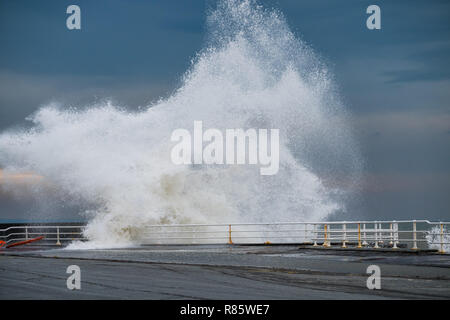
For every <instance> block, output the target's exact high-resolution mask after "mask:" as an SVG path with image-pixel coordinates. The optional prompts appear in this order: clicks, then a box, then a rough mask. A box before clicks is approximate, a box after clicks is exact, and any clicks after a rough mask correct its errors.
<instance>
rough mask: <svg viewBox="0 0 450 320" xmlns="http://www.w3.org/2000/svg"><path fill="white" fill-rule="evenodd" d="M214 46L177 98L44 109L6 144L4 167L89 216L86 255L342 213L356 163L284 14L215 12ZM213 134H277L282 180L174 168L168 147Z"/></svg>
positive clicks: (323, 74)
mask: <svg viewBox="0 0 450 320" xmlns="http://www.w3.org/2000/svg"><path fill="white" fill-rule="evenodd" d="M207 23H208V38H207V39H208V41H207V43H206V45H205V48H204V49H203V50H201V51H200V52H199V53H198V55H197V57H196V58H195V59H194V61H193V63H192V66H191V67H190V69H189V70H188V71H187V72H186V73H185V75H184V77H183V82H182V85H181V86H180V88H179V89H178V90H176V92H175V93H174V94H173V95H171V96H170V97H168V98H166V99H163V100H160V101H158V102H157V103H154V104H152V105H150V106H148V108H146V109H145V110H143V111H140V112H129V111H127V110H126V109H123V108H119V107H118V106H115V105H113V104H112V103H111V102H105V103H99V104H97V105H94V106H90V107H89V108H83V109H81V110H76V109H67V108H65V107H64V106H60V105H49V106H45V107H43V108H41V109H40V110H39V111H38V112H36V113H35V114H34V115H32V116H31V117H30V118H29V119H30V121H31V122H32V124H33V127H32V128H31V129H29V130H22V131H19V132H5V133H3V134H1V135H0V166H2V167H4V169H5V171H6V172H8V171H11V172H14V171H26V172H34V173H36V174H39V175H42V176H43V177H45V181H46V184H47V185H51V186H53V187H52V189H53V190H58V192H57V193H54V194H51V195H42V193H41V196H46V197H52V196H55V195H57V196H62V195H64V197H66V198H67V199H77V200H78V201H80V202H83V204H89V206H90V208H89V210H87V211H86V212H88V213H89V217H90V221H89V224H88V226H87V229H86V231H85V236H86V237H87V238H88V239H89V240H90V242H88V243H87V244H84V245H80V244H75V245H72V248H77V247H82V248H87V247H88V248H96V247H112V246H126V245H133V244H139V243H140V242H141V240H142V234H143V228H144V226H145V225H146V224H166V223H168V224H170V223H177V224H182V223H226V222H270V221H311V220H315V221H317V220H321V219H324V218H326V217H327V216H329V215H330V214H332V213H333V212H336V211H337V210H342V209H343V208H344V200H343V199H345V196H347V195H348V194H349V192H350V193H351V191H352V186H353V185H354V183H355V182H357V180H358V176H359V171H360V159H359V155H358V151H357V148H356V143H355V141H354V139H353V137H352V133H351V128H350V126H349V125H348V121H347V116H346V113H345V110H344V107H343V105H342V103H341V101H340V99H339V96H338V94H337V93H336V90H335V87H334V86H333V82H332V80H331V77H330V74H329V72H328V71H327V69H326V68H325V66H324V65H323V64H322V63H321V62H320V59H318V58H317V57H316V56H315V54H314V53H313V51H312V50H311V49H310V48H308V47H307V46H306V45H305V44H304V43H303V42H302V41H301V40H299V39H297V38H296V37H295V36H294V34H293V33H292V32H291V31H290V30H289V28H288V26H287V24H286V21H285V19H284V18H283V17H282V15H281V14H280V13H279V12H278V11H276V10H268V9H264V8H262V7H261V6H258V5H257V3H255V2H254V1H250V0H249V1H235V0H223V1H219V2H218V4H217V7H216V8H215V9H214V10H211V11H210V12H209V14H208V19H207ZM196 120H201V121H203V124H204V125H205V126H206V127H210V128H218V129H222V130H225V129H228V128H243V129H247V128H276V129H279V130H280V137H279V139H280V142H279V144H280V164H279V171H278V173H277V174H276V175H273V176H262V175H260V174H259V169H258V168H257V167H255V166H250V165H216V166H211V165H208V166H206V165H184V166H180V165H175V164H173V163H172V162H171V157H170V150H171V148H172V146H173V143H172V142H171V141H170V137H171V134H172V132H173V131H174V130H175V129H178V128H190V127H192V124H193V123H194V121H196Z"/></svg>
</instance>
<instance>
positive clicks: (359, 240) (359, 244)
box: [358, 223, 365, 248]
mask: <svg viewBox="0 0 450 320" xmlns="http://www.w3.org/2000/svg"><path fill="white" fill-rule="evenodd" d="M364 225H365V224H364ZM361 247H362V246H361V223H358V248H361Z"/></svg>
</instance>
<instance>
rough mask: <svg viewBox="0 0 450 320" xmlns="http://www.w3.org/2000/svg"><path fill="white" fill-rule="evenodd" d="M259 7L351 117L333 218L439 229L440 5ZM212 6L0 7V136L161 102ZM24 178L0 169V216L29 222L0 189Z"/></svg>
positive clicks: (445, 123)
mask: <svg viewBox="0 0 450 320" xmlns="http://www.w3.org/2000/svg"><path fill="white" fill-rule="evenodd" d="M260 2H261V3H262V4H263V5H265V6H267V7H274V8H276V9H278V10H280V11H281V12H282V13H283V14H284V16H285V18H286V20H287V21H288V24H289V26H290V28H291V30H292V31H293V32H294V33H295V34H296V36H298V37H299V38H301V39H302V40H303V41H305V42H306V43H307V44H308V45H309V46H311V47H312V48H313V49H314V50H315V52H316V53H318V54H319V55H320V56H321V59H322V60H323V61H325V62H326V64H327V65H328V67H329V69H330V70H331V72H332V74H333V75H334V77H335V81H336V83H337V85H338V87H339V92H340V95H341V97H342V99H343V101H344V103H345V105H346V106H347V108H348V110H349V111H350V114H351V124H352V126H353V127H354V128H355V132H356V134H357V139H358V142H359V145H360V148H361V153H362V156H363V159H364V169H363V171H364V172H363V179H362V184H361V190H360V193H361V194H360V197H359V198H358V200H357V201H356V200H355V201H354V202H351V201H350V202H349V203H348V207H347V212H346V213H345V215H343V216H342V218H364V219H409V218H416V219H419V218H427V219H430V220H440V219H442V220H447V221H449V220H450V104H449V103H450V60H449V57H450V37H449V36H450V2H448V1H437V0H430V1H407V0H405V1H403V0H396V1H361V0H359V1H356V0H346V1H337V0H302V1H298V0H277V1H271V0H263V1H260ZM214 3H215V2H214V0H207V1H202V0H195V1H194V0H192V1H186V0H166V1H156V0H152V1H149V0H147V1H144V0H133V1H129V0H128V1H126V0H96V1H84V0H71V1H65V0H55V1H52V0H46V1H42V0H41V1H32V0H0V132H2V131H4V130H6V129H11V128H14V127H18V126H23V125H24V124H25V118H26V117H27V116H29V115H30V114H32V113H33V112H35V111H36V110H37V109H39V107H41V106H43V105H45V104H47V103H49V102H52V101H59V102H62V103H64V104H65V105H69V106H70V105H80V104H89V103H94V102H96V101H99V100H101V99H104V98H110V99H112V100H114V101H116V102H117V103H118V104H120V105H122V106H124V107H126V108H130V109H137V108H138V107H139V106H145V105H148V104H149V103H150V102H152V101H155V100H157V99H158V98H160V97H164V96H168V95H170V93H171V92H172V91H173V90H174V89H176V88H177V87H178V86H179V84H180V81H181V80H180V79H181V77H182V75H183V73H184V72H185V71H186V70H187V69H188V67H189V66H190V63H191V60H192V59H193V58H194V57H195V54H196V52H198V51H199V50H200V49H201V48H202V46H203V44H204V43H205V19H206V10H208V8H211V7H212V6H214ZM71 4H76V5H79V6H80V8H81V13H82V29H81V30H76V31H70V30H68V29H67V28H66V25H65V23H66V18H67V14H66V8H67V7H68V6H69V5H71ZM371 4H377V5H378V6H379V7H380V8H381V30H368V29H367V28H366V19H367V17H368V15H367V14H366V8H367V7H368V6H369V5H371ZM0 152H1V150H0ZM0 168H1V163H0ZM28 178H30V177H28ZM28 178H27V177H25V178H24V177H12V176H10V177H5V175H4V174H3V175H2V173H1V172H0V220H2V219H3V220H8V219H15V218H17V217H21V218H23V219H26V218H29V217H30V214H29V213H30V211H32V210H33V206H34V205H36V204H35V203H33V202H32V201H31V200H24V199H17V198H13V197H11V195H9V194H8V193H7V192H5V191H2V189H1V185H2V181H5V180H6V179H9V180H11V179H17V181H19V182H18V183H22V182H23V179H28ZM31 180H33V181H35V180H39V177H31ZM20 181H22V182H20ZM33 183H35V182H33ZM53 210H67V211H68V212H70V208H57V209H55V208H53ZM68 217H70V214H69V216H68Z"/></svg>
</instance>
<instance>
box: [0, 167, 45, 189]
mask: <svg viewBox="0 0 450 320" xmlns="http://www.w3.org/2000/svg"><path fill="white" fill-rule="evenodd" d="M43 179H44V177H43V176H41V175H38V174H35V173H26V172H24V173H8V172H5V171H4V170H3V169H0V185H25V184H36V183H41V182H42V180H43Z"/></svg>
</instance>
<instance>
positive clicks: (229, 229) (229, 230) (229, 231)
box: [228, 224, 233, 244]
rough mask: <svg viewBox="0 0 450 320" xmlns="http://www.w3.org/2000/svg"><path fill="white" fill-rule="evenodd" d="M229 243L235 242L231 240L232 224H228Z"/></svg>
mask: <svg viewBox="0 0 450 320" xmlns="http://www.w3.org/2000/svg"><path fill="white" fill-rule="evenodd" d="M228 244H233V241H232V240H231V224H229V225H228Z"/></svg>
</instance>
